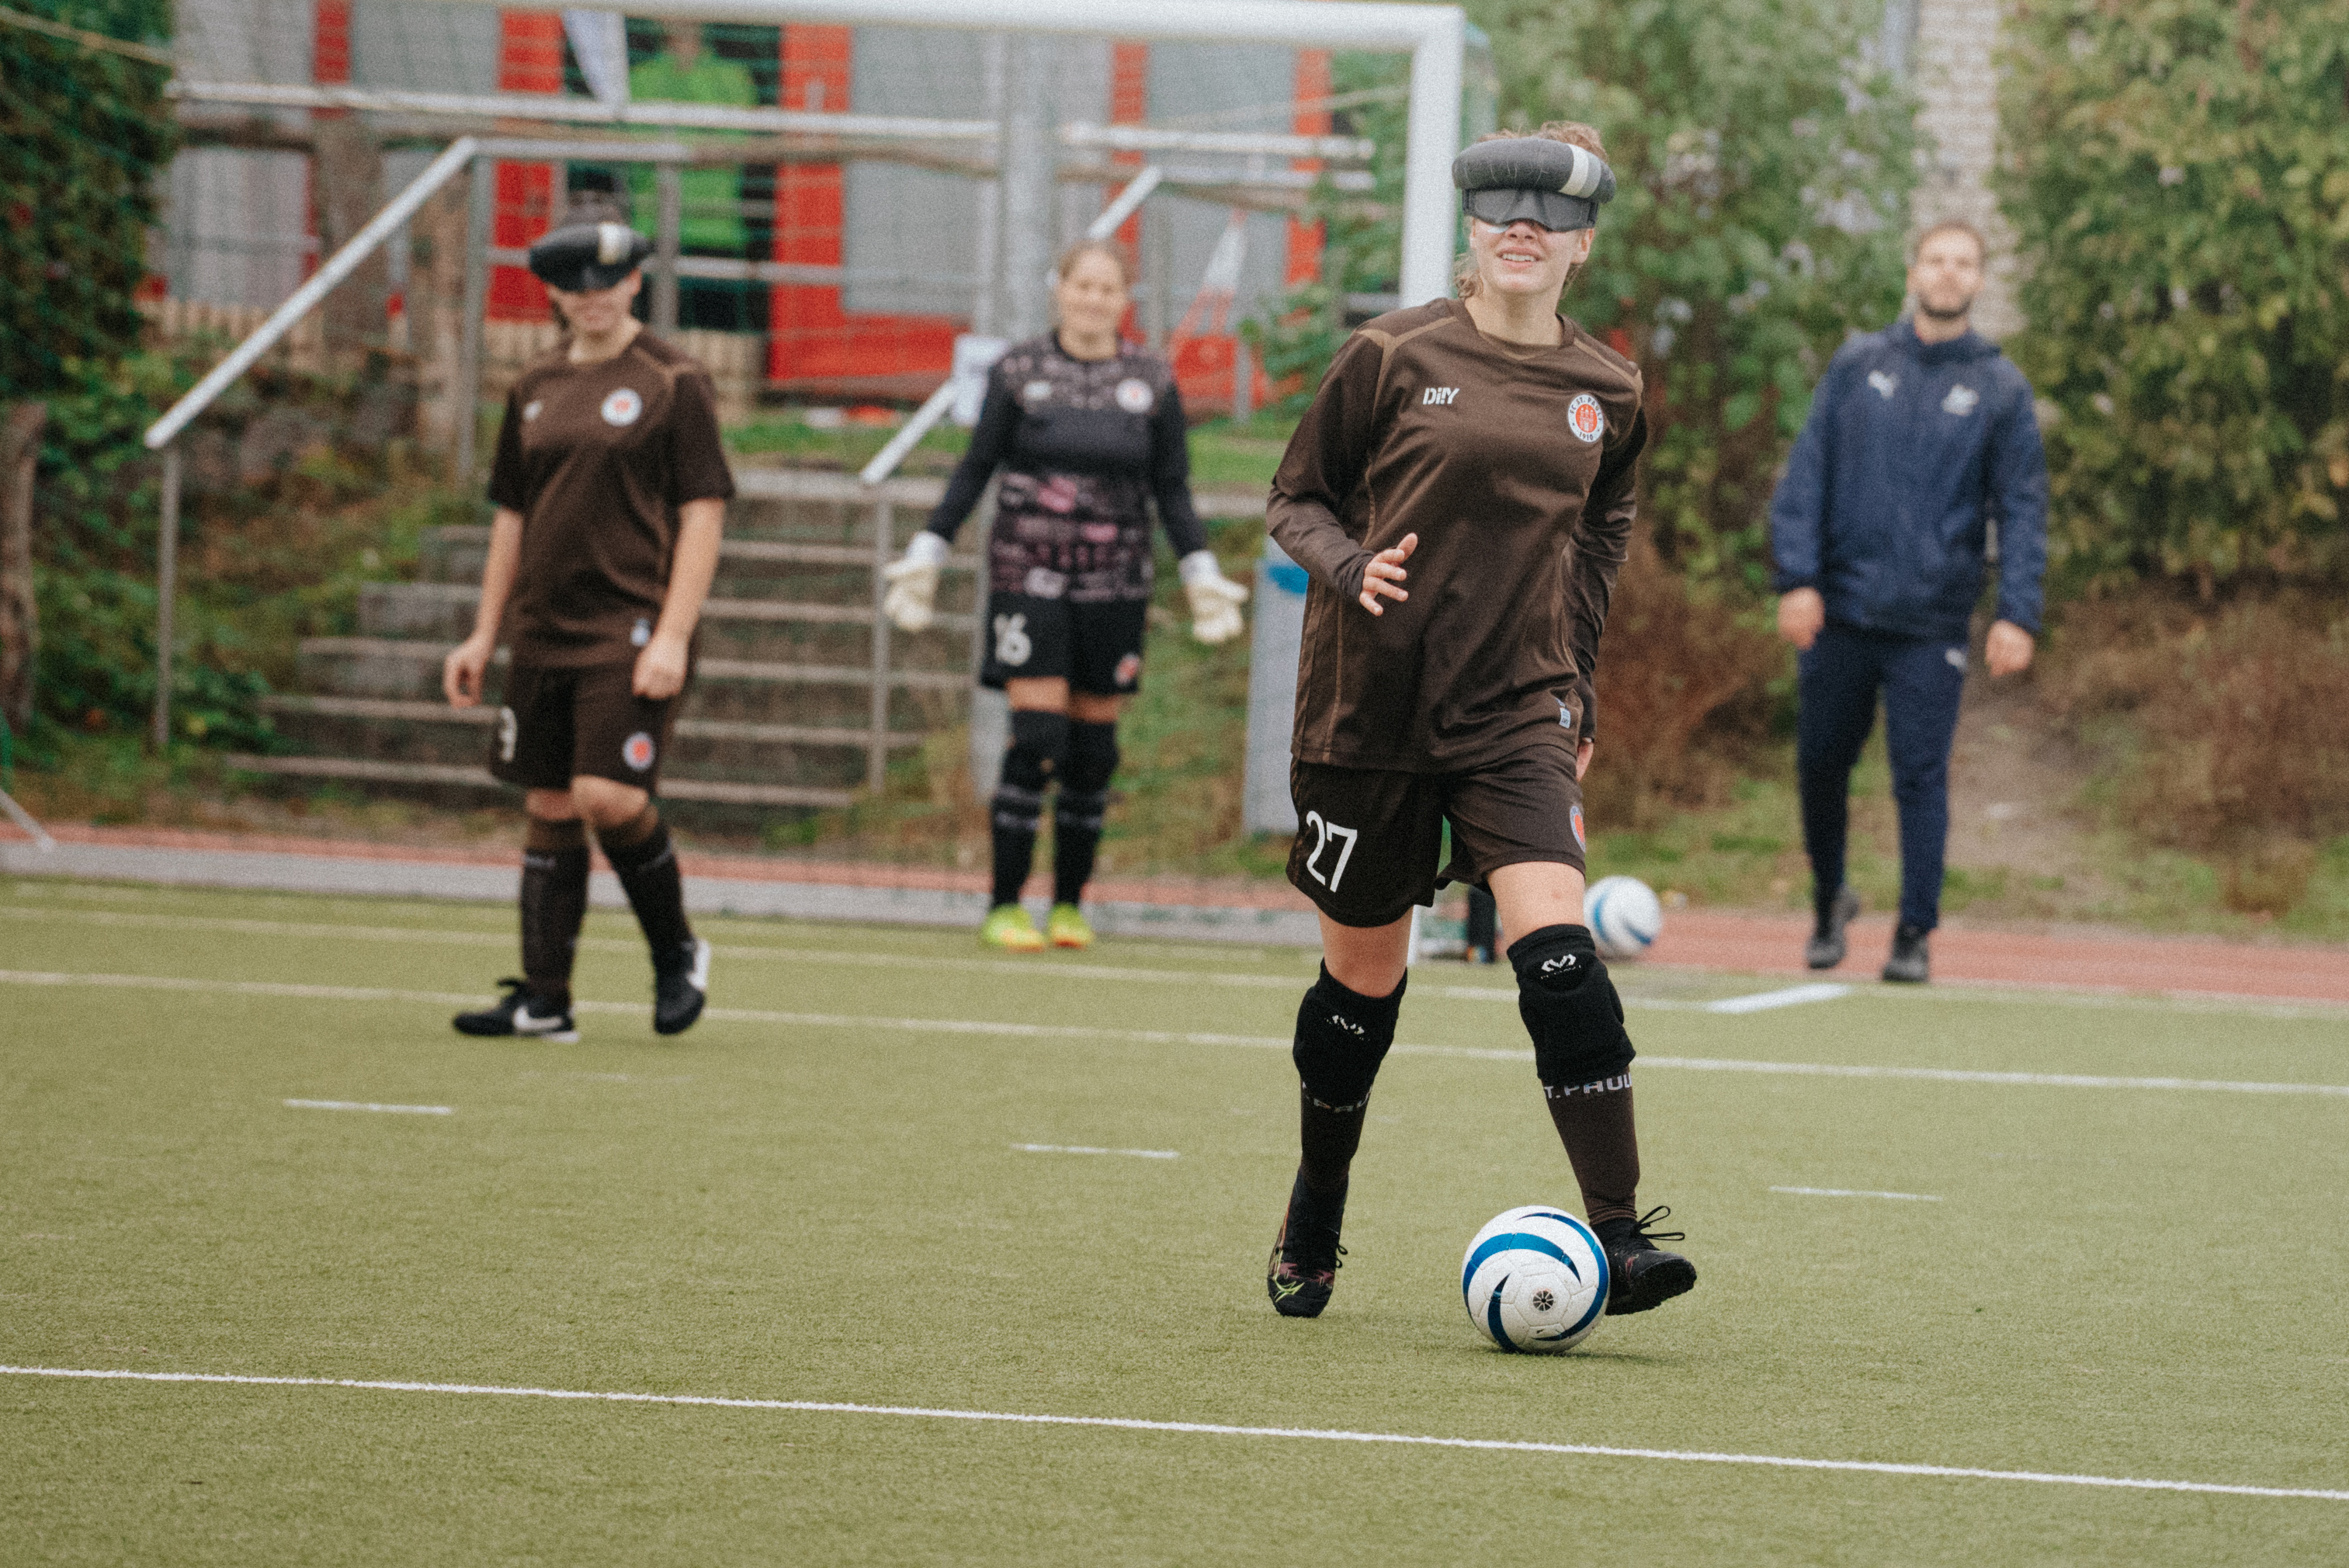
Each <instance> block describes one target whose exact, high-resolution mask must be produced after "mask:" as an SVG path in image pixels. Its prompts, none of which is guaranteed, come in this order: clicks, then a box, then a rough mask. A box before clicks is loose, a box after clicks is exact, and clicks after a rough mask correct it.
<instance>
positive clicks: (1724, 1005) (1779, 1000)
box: [1704, 980, 1851, 1013]
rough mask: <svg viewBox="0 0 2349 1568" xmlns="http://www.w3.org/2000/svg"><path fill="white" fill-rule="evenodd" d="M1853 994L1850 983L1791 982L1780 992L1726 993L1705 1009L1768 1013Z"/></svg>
mask: <svg viewBox="0 0 2349 1568" xmlns="http://www.w3.org/2000/svg"><path fill="white" fill-rule="evenodd" d="M1848 995H1851V987H1850V986H1848V985H1836V984H1834V983H1832V982H1830V981H1824V980H1822V981H1816V982H1814V983H1812V984H1811V985H1789V986H1786V987H1785V989H1784V990H1779V991H1757V992H1755V993H1754V995H1751V996H1724V997H1723V998H1722V999H1721V1000H1720V1001H1718V1002H1707V1003H1706V1004H1704V1010H1705V1011H1706V1012H1708V1013H1766V1012H1769V1011H1770V1010H1771V1009H1773V1008H1775V1007H1799V1006H1803V1004H1805V1003H1806V1002H1833V1001H1835V1000H1837V998H1839V997H1844V996H1848Z"/></svg>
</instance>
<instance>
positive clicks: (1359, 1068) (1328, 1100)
mask: <svg viewBox="0 0 2349 1568" xmlns="http://www.w3.org/2000/svg"><path fill="white" fill-rule="evenodd" d="M1410 982H1411V976H1410V975H1404V976H1403V982H1402V985H1397V986H1396V987H1395V988H1394V995H1392V996H1364V995H1360V994H1358V993H1356V992H1353V991H1349V990H1348V989H1346V987H1344V986H1343V985H1340V984H1338V982H1337V981H1335V980H1332V979H1331V978H1330V971H1329V969H1328V967H1327V966H1324V967H1323V969H1322V971H1321V978H1320V979H1319V980H1317V981H1315V982H1314V983H1313V989H1311V990H1310V991H1308V992H1306V993H1305V1000H1304V1002H1303V1003H1301V1004H1300V1005H1299V1007H1298V1009H1297V1045H1296V1047H1295V1048H1294V1049H1293V1050H1291V1052H1290V1053H1289V1055H1290V1057H1292V1058H1293V1059H1294V1060H1295V1061H1296V1063H1297V1076H1298V1078H1299V1079H1300V1080H1301V1081H1302V1082H1303V1083H1304V1085H1305V1093H1306V1095H1307V1097H1308V1098H1309V1099H1311V1100H1312V1101H1313V1103H1314V1104H1316V1105H1318V1106H1319V1107H1321V1108H1322V1109H1324V1110H1341V1111H1342V1110H1360V1109H1361V1108H1362V1107H1363V1105H1365V1104H1366V1103H1368V1102H1369V1100H1370V1098H1371V1083H1372V1082H1373V1081H1374V1080H1375V1079H1376V1078H1378V1076H1379V1064H1380V1063H1381V1062H1383V1061H1385V1060H1386V1059H1387V1047H1390V1046H1392V1045H1393V1044H1394V1032H1395V1015H1396V1014H1397V1013H1399V1012H1401V1011H1402V993H1403V985H1409V984H1410Z"/></svg>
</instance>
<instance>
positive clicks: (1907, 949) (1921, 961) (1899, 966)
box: [1884, 921, 1933, 985]
mask: <svg viewBox="0 0 2349 1568" xmlns="http://www.w3.org/2000/svg"><path fill="white" fill-rule="evenodd" d="M1928 935H1930V933H1929V932H1923V931H1920V930H1918V929H1917V928H1916V927H1915V926H1913V925H1910V924H1909V923H1907V922H1906V921H1903V922H1902V923H1901V924H1900V928H1899V930H1898V931H1895V932H1894V933H1893V934H1892V956H1891V957H1889V958H1888V959H1886V960H1885V961H1884V977H1885V978H1886V979H1887V980H1897V981H1900V982H1903V983H1904V984H1907V985H1923V984H1924V983H1925V982H1926V981H1928V980H1930V979H1931V978H1932V977H1933V955H1932V954H1931V953H1930V951H1928V950H1927V948H1926V945H1925V939H1926V937H1927V936H1928Z"/></svg>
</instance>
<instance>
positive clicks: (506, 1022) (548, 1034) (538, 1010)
mask: <svg viewBox="0 0 2349 1568" xmlns="http://www.w3.org/2000/svg"><path fill="white" fill-rule="evenodd" d="M498 984H499V985H502V986H504V987H505V988H506V995H505V1000H503V1001H502V1002H499V1003H498V1004H496V1005H495V1006H489V1007H484V1008H482V1009H481V1011H480V1012H478V1013H460V1014H458V1015H457V1016H455V1017H454V1018H452V1019H450V1023H452V1024H454V1025H455V1026H457V1032H458V1033H459V1034H460V1035H481V1036H499V1035H520V1036H523V1037H527V1038H530V1039H534V1040H553V1041H554V1042H556V1043H557V1044H559V1045H566V1046H567V1045H570V1044H572V1043H573V1042H574V1041H576V1040H577V1039H578V1038H579V1026H577V1025H576V1024H574V1023H573V1022H572V1021H571V1009H570V1008H568V1007H540V1006H538V1005H537V1004H538V998H537V997H535V996H533V995H531V990H530V982H529V981H527V980H516V979H514V978H513V977H512V976H511V975H509V976H507V977H506V978H505V979H503V980H501V981H499V982H498Z"/></svg>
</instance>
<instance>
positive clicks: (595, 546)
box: [441, 211, 734, 1040]
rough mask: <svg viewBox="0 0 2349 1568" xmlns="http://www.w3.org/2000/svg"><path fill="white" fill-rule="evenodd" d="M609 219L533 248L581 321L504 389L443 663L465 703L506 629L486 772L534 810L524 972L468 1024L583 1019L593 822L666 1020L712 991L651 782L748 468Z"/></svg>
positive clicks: (449, 687) (468, 1027) (538, 1032)
mask: <svg viewBox="0 0 2349 1568" xmlns="http://www.w3.org/2000/svg"><path fill="white" fill-rule="evenodd" d="M597 216H598V214H596V213H595V212H593V211H588V212H574V213H573V214H570V215H569V216H568V217H567V218H566V221H565V222H564V224H563V225H562V226H560V227H558V228H556V229H555V230H554V231H553V232H550V233H549V234H547V236H546V237H545V238H544V239H543V240H541V241H540V242H538V243H537V244H535V245H533V246H532V247H531V250H530V268H531V271H532V272H533V273H536V274H537V275H538V277H539V278H540V280H541V281H543V283H544V284H546V289H547V293H548V294H549V295H550V296H552V298H553V299H554V304H555V308H556V309H557V310H559V311H560V312H561V313H562V315H563V318H564V323H565V324H566V325H567V328H568V331H567V333H566V335H565V341H564V345H563V346H561V347H560V348H558V349H557V350H556V351H555V352H554V353H553V354H551V355H549V356H547V357H546V358H544V359H543V360H540V361H539V362H538V363H537V364H535V365H533V366H531V367H530V368H529V369H528V370H526V371H524V372H523V376H522V378H521V379H520V380H519V381H517V382H515V383H514V387H513V390H512V393H510V394H509V395H508V396H507V398H506V412H505V424H504V428H502V430H501V431H500V432H499V435H498V455H497V463H496V467H495V468H494V469H492V473H491V476H490V499H491V500H492V501H494V502H495V503H496V505H497V514H496V517H495V519H494V520H493V521H492V523H491V525H490V552H489V560H488V562H487V563H486V564H485V565H484V566H483V567H482V569H481V606H480V608H479V609H478V610H477V611H476V612H475V614H474V619H473V633H472V635H471V636H470V637H467V638H466V639H465V641H464V642H463V643H461V644H460V645H458V646H457V647H456V648H455V649H453V650H451V651H450V655H449V657H448V662H447V664H446V665H445V666H444V667H443V669H442V672H441V685H442V686H443V688H444V689H445V690H446V691H447V693H448V696H449V700H450V703H451V704H453V705H454V706H456V707H473V706H474V705H475V704H477V703H479V702H480V701H481V679H482V676H483V673H484V672H485V671H486V670H487V669H488V668H489V664H490V657H491V655H492V652H494V650H495V649H496V646H497V642H498V633H499V629H500V627H501V626H503V627H504V628H505V630H506V633H507V637H508V642H509V645H510V646H511V648H512V660H513V663H512V668H511V669H510V670H509V671H508V672H507V676H506V686H505V706H504V707H502V708H501V709H500V710H499V713H498V722H497V727H496V729H495V730H494V732H493V734H492V750H491V770H492V772H494V773H495V774H496V775H497V776H498V777H499V778H500V779H504V780H505V781H506V782H507V783H509V784H519V785H521V786H522V788H523V790H524V791H525V793H524V795H523V810H525V811H526V812H527V813H528V814H529V819H530V827H529V832H528V836H527V838H526V839H525V840H524V841H523V873H522V959H523V978H521V979H519V980H505V981H502V982H500V984H501V985H503V986H504V987H505V988H506V996H505V999H504V1000H503V1001H502V1002H500V1003H498V1004H497V1005H496V1006H492V1007H489V1008H486V1009H484V1010H482V1011H481V1012H477V1013H460V1014H459V1015H458V1016H457V1018H456V1026H457V1027H458V1028H459V1029H460V1031H462V1032H463V1033H465V1034H468V1035H532V1036H537V1037H543V1038H549V1039H557V1040H572V1039H576V1038H578V1033H577V1030H576V1028H575V1026H574V1024H573V1022H572V1016H571V962H572V954H573V951H574V948H575V947H576V946H577V944H578V940H579V926H580V923H581V921H582V920H583V919H584V918H585V915H586V912H587V828H588V827H590V826H592V827H593V828H594V829H595V837H596V840H597V841H598V842H600V843H601V844H602V845H603V847H604V857H605V860H607V861H610V862H611V865H612V870H613V871H614V872H616V873H617V874H618V876H619V879H620V885H621V887H622V888H624V889H625V890H626V892H627V895H628V903H629V906H630V907H631V908H632V909H634V910H635V911H636V923H638V924H639V925H640V926H642V927H643V929H644V934H645V940H646V942H647V943H648V944H650V945H651V948H652V960H653V1027H654V1028H655V1029H656V1030H657V1031H658V1032H659V1033H661V1034H664V1035H674V1034H677V1033H678V1032H680V1031H682V1030H684V1029H686V1028H688V1027H690V1026H692V1024H693V1021H694V1020H695V1019H696V1018H698V1017H699V1016H701V1008H702V1005H703V1003H704V1001H705V1000H706V999H707V997H708V994H709V944H708V943H706V942H703V941H700V940H698V938H696V937H695V935H694V934H693V928H692V927H691V926H690V925H689V924H688V923H687V921H686V918H685V889H684V884H683V882H681V881H680V880H679V878H678V865H677V851H676V850H675V848H674V847H673V846H672V845H671V843H670V841H669V835H668V829H667V826H666V825H665V824H664V823H663V822H662V821H661V817H660V809H659V807H658V806H657V805H656V804H654V800H653V796H654V792H655V790H656V789H657V787H658V781H659V778H660V766H661V762H662V760H663V758H665V757H666V756H667V751H668V744H669V735H670V731H671V729H672V727H674V725H675V723H676V719H677V708H678V703H679V702H680V701H681V700H682V698H683V696H684V693H685V687H686V683H687V681H688V679H689V678H690V676H691V674H692V668H693V634H694V627H695V624H696V623H697V622H698V621H699V619H700V616H701V605H702V601H703V600H704V599H705V598H706V597H707V596H708V595H709V581H710V578H711V576H712V574H713V573H715V572H716V571H717V567H718V546H719V535H720V533H721V532H722V531H723V529H724V525H725V518H726V502H727V501H728V500H729V499H730V498H731V497H732V496H733V494H734V479H733V475H732V474H731V473H730V471H729V470H728V469H727V466H726V454H725V451H724V449H722V448H721V447H720V445H719V435H718V413H717V400H716V397H715V396H714V394H713V392H712V389H711V387H710V383H709V376H708V374H707V373H706V372H704V371H703V370H702V368H701V367H700V366H698V365H697V364H695V363H694V361H693V360H692V359H690V358H689V357H688V356H686V355H685V354H683V353H682V352H680V351H679V350H678V349H677V348H675V347H673V346H670V345H669V344H667V343H665V342H663V341H662V340H661V339H659V338H657V337H656V336H654V335H652V334H651V333H649V332H647V331H645V330H643V328H642V326H641V325H639V324H638V323H637V322H636V319H635V317H634V316H633V315H630V314H629V307H630V305H631V304H633V302H634V301H635V299H636V293H637V290H638V289H639V287H640V286H641V285H642V284H643V282H644V273H643V272H642V271H641V270H640V269H641V267H642V265H643V263H644V259H645V257H646V256H647V255H649V254H650V253H651V252H652V242H651V241H649V240H647V239H646V238H645V237H644V236H643V235H642V234H639V233H636V232H633V231H631V230H630V229H628V228H627V227H626V225H625V224H622V223H618V222H609V221H605V222H597V221H595V219H596V217H597Z"/></svg>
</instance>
